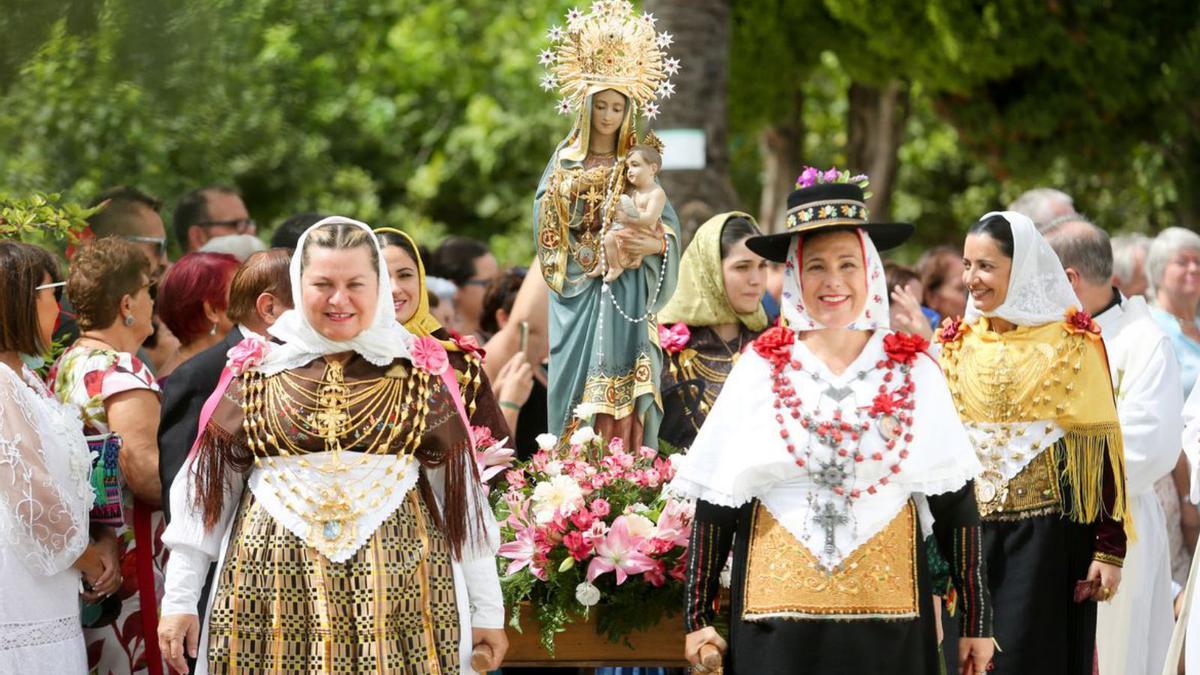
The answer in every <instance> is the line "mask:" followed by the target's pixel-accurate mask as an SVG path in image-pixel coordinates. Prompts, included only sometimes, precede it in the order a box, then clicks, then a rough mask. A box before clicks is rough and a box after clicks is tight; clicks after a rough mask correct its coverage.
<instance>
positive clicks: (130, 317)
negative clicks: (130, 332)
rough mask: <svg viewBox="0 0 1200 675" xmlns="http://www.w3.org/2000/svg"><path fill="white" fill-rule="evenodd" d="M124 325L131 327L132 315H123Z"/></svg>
mask: <svg viewBox="0 0 1200 675" xmlns="http://www.w3.org/2000/svg"><path fill="white" fill-rule="evenodd" d="M125 325H126V326H132V325H133V315H132V314H126V315H125Z"/></svg>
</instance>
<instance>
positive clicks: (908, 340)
mask: <svg viewBox="0 0 1200 675" xmlns="http://www.w3.org/2000/svg"><path fill="white" fill-rule="evenodd" d="M928 348H929V343H928V342H926V341H925V338H923V337H921V336H920V335H911V334H909V333H891V334H890V335H888V336H887V337H885V338H883V350H884V351H885V352H887V355H888V358H890V359H891V360H893V361H895V362H896V363H906V364H909V365H912V363H913V362H914V361H916V360H917V354H920V353H921V352H923V351H925V350H926V349H928Z"/></svg>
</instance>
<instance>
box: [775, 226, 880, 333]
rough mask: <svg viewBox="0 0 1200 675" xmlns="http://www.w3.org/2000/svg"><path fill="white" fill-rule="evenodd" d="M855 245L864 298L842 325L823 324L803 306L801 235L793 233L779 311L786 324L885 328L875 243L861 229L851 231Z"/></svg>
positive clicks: (810, 327) (798, 327) (797, 327)
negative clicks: (854, 314) (864, 286)
mask: <svg viewBox="0 0 1200 675" xmlns="http://www.w3.org/2000/svg"><path fill="white" fill-rule="evenodd" d="M854 232H855V234H857V235H858V241H859V244H860V245H861V246H862V253H863V269H864V270H865V272H866V277H867V301H866V302H865V303H864V304H863V308H862V311H861V312H859V314H858V316H857V317H855V319H854V321H851V322H850V323H849V324H847V325H845V326H826V325H824V324H822V323H820V322H819V321H817V320H816V319H814V318H813V316H812V315H811V314H809V313H808V308H807V307H805V306H804V291H803V288H802V286H801V283H800V277H801V269H802V267H801V263H802V262H803V261H804V255H803V253H804V238H803V237H802V236H800V235H797V236H795V237H793V238H792V242H793V246H792V249H791V251H789V252H788V259H787V265H786V266H785V267H784V272H783V302H782V303H780V304H781V305H782V307H781V310H780V311H782V312H783V316H784V318H785V319H787V322H788V326H790V327H791V329H792V330H794V331H797V332H804V331H810V330H820V329H822V328H850V329H853V330H877V329H879V328H888V327H889V325H890V322H891V317H890V315H889V313H888V289H887V275H886V274H885V273H884V271H883V261H882V259H881V258H880V257H879V251H878V250H876V248H875V243H874V242H872V241H871V238H870V237H868V236H867V235H866V233H865V232H863V231H862V230H857V229H856V230H855V231H854Z"/></svg>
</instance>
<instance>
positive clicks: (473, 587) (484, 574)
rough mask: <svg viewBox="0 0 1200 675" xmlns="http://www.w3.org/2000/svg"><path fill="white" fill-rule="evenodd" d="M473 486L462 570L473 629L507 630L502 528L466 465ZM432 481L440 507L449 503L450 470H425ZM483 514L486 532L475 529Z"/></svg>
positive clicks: (469, 500)
mask: <svg viewBox="0 0 1200 675" xmlns="http://www.w3.org/2000/svg"><path fill="white" fill-rule="evenodd" d="M463 467H464V471H466V472H467V474H468V477H467V481H468V484H469V485H474V490H471V491H469V493H468V497H467V523H468V524H469V525H468V527H467V541H466V544H465V545H464V546H463V552H462V560H460V561H459V565H460V566H461V568H462V573H463V582H464V583H465V585H466V587H467V597H468V601H469V602H470V607H471V627H473V628H503V627H504V596H503V594H502V593H501V591H500V574H499V572H498V571H497V569H496V549H498V548H499V547H500V525H499V524H498V523H497V522H496V517H495V515H494V514H493V513H492V510H491V509H490V508H488V507H487V497H486V496H485V495H484V494H483V487H482V486H481V485H480V484H479V483H478V481H476V480H475V479H474V477H473V476H471V475H470V472H471V467H470V465H467V464H464V465H463ZM422 470H423V471H425V472H426V473H425V475H426V477H427V478H428V479H429V486H430V487H431V488H433V493H434V496H435V497H437V501H438V504H439V505H441V504H444V503H445V497H446V469H445V468H444V467H438V468H436V469H422ZM480 515H482V519H483V524H484V527H483V531H482V532H480V531H479V528H477V527H475V523H477V522H478V519H479V518H480Z"/></svg>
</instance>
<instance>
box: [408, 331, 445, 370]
mask: <svg viewBox="0 0 1200 675" xmlns="http://www.w3.org/2000/svg"><path fill="white" fill-rule="evenodd" d="M408 351H409V354H410V355H411V356H412V362H413V365H414V366H416V367H418V368H420V369H421V370H424V371H425V372H427V373H429V374H431V375H441V374H442V373H444V372H446V369H447V368H449V367H450V359H449V357H447V356H446V348H445V347H443V346H442V343H440V342H438V341H437V340H435V339H434V338H432V337H429V336H428V335H425V336H422V337H419V338H417V339H416V340H413V343H412V346H410V347H409V350H408Z"/></svg>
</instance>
